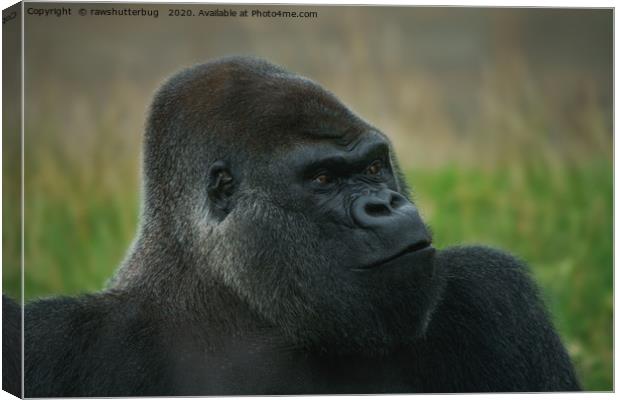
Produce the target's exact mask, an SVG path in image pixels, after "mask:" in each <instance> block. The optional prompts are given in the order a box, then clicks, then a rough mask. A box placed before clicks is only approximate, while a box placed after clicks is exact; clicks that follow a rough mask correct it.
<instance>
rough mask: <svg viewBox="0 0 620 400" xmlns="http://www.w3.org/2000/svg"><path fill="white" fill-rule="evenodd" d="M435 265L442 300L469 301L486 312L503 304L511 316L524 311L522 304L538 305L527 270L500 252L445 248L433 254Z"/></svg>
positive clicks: (514, 259)
mask: <svg viewBox="0 0 620 400" xmlns="http://www.w3.org/2000/svg"><path fill="white" fill-rule="evenodd" d="M436 263H437V266H438V268H440V269H441V270H444V275H445V278H446V281H447V283H446V293H445V296H444V297H447V298H449V297H455V296H458V297H459V302H463V301H464V300H465V299H470V300H471V301H472V302H474V303H475V304H476V307H477V308H479V309H480V310H486V311H489V309H490V308H492V307H498V306H500V305H504V306H505V307H506V310H505V312H510V313H511V314H513V315H514V314H517V313H519V312H521V311H525V309H524V308H523V305H524V304H528V303H531V304H538V303H540V302H541V300H540V296H539V294H538V288H537V285H536V284H535V283H534V281H533V279H532V278H531V276H530V270H529V267H528V266H527V265H526V264H525V263H524V262H522V261H521V260H519V259H518V258H516V257H514V256H513V255H511V254H509V253H506V252H504V251H501V250H498V249H495V248H492V247H487V246H478V245H476V246H456V247H449V248H446V249H444V250H442V251H440V252H438V253H437V260H436ZM513 303H514V304H513ZM541 308H542V307H541Z"/></svg>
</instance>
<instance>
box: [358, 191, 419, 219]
mask: <svg viewBox="0 0 620 400" xmlns="http://www.w3.org/2000/svg"><path fill="white" fill-rule="evenodd" d="M352 214H353V219H354V220H355V222H356V223H357V224H358V225H360V226H363V227H367V228H373V227H375V228H378V227H382V226H389V225H393V224H395V223H398V221H399V220H401V219H402V218H403V217H405V219H406V217H407V216H414V214H415V217H416V218H417V219H419V216H417V214H418V211H417V210H416V208H415V207H414V206H413V204H411V203H410V202H409V200H407V199H406V198H405V197H404V196H403V195H401V194H400V193H397V192H394V191H391V190H389V191H382V192H379V193H376V194H371V195H367V196H362V197H360V198H358V199H357V200H356V201H355V202H354V204H353V209H352ZM410 222H411V221H410Z"/></svg>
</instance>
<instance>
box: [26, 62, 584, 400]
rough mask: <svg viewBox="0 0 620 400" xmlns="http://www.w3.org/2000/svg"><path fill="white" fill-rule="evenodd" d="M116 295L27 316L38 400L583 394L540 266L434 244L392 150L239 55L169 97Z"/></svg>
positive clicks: (156, 115) (151, 140)
mask: <svg viewBox="0 0 620 400" xmlns="http://www.w3.org/2000/svg"><path fill="white" fill-rule="evenodd" d="M143 193H144V202H143V207H142V215H141V225H140V229H139V234H138V235H137V238H136V241H135V243H134V244H133V246H132V248H131V250H130V252H129V254H128V256H127V258H126V260H125V262H124V263H123V264H122V265H121V267H120V269H119V271H118V273H117V274H116V276H115V277H114V279H113V280H112V282H111V284H110V287H109V288H108V289H107V290H105V291H103V292H101V293H97V294H93V295H88V296H82V297H77V298H53V299H45V300H39V301H34V302H32V303H30V304H28V305H27V307H26V317H25V318H26V319H25V356H26V359H25V365H26V367H25V380H26V381H25V391H26V393H25V394H26V396H35V397H38V396H116V395H119V396H130V395H224V394H231V395H242V394H256V395H258V394H302V393H413V392H468V391H475V392H480V391H502V392H504V391H567V390H578V389H579V385H578V382H577V379H576V377H575V374H574V371H573V368H572V365H571V362H570V360H569V358H568V356H567V354H566V351H565V349H564V347H563V346H562V343H561V342H560V339H559V338H558V336H557V334H556V332H555V330H554V328H553V326H552V324H551V322H550V319H549V317H548V315H547V314H546V311H545V308H544V306H543V304H542V302H541V301H540V298H539V295H538V293H537V289H536V287H535V285H534V283H533V282H532V280H531V278H530V277H529V275H528V273H527V271H526V269H525V267H524V266H523V265H522V264H521V263H519V262H518V261H516V260H515V259H514V258H512V257H511V256H509V255H506V254H505V253H502V252H499V251H497V250H492V249H488V248H483V247H462V248H452V249H445V250H441V251H435V250H434V249H433V248H432V247H431V246H430V242H431V238H430V234H429V231H428V229H427V228H426V227H425V226H424V224H423V223H422V220H421V219H420V217H419V214H418V212H417V209H416V208H415V206H414V205H413V204H412V203H411V202H410V200H409V199H408V192H407V188H406V185H405V183H404V181H403V179H402V174H401V173H400V171H399V170H398V166H397V164H396V160H395V159H394V156H393V152H392V151H391V144H390V143H389V142H388V141H387V139H386V137H385V136H384V135H383V134H382V133H380V132H379V131H378V130H377V129H376V128H374V127H372V126H370V125H369V124H368V123H366V122H365V121H363V120H362V119H360V118H359V117H357V116H356V115H354V114H353V113H351V112H350V111H349V110H348V109H347V108H346V107H344V106H343V105H342V104H341V103H340V102H339V101H338V100H337V99H336V98H335V97H334V96H333V95H332V94H331V93H329V92H327V91H325V90H324V89H322V88H321V87H320V86H318V85H317V84H316V83H313V82H312V81H309V80H307V79H305V78H301V77H299V76H297V75H294V74H291V73H288V72H286V71H284V70H282V69H281V68H279V67H276V66H273V65H271V64H269V63H267V62H265V61H262V60H257V59H252V58H241V57H237V58H226V59H221V60H218V61H215V62H212V63H208V64H204V65H199V66H196V67H194V68H191V69H189V70H186V71H184V72H181V73H180V74H178V75H177V76H175V77H174V78H172V79H171V80H170V81H169V82H168V83H166V84H165V85H164V86H163V87H162V88H161V89H160V91H159V92H158V94H157V95H156V97H155V100H154V102H153V105H152V108H151V113H150V117H149V120H148V124H147V129H146V136H145V142H144V188H143Z"/></svg>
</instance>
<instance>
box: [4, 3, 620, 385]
mask: <svg viewBox="0 0 620 400" xmlns="http://www.w3.org/2000/svg"><path fill="white" fill-rule="evenodd" d="M33 4H34V3H30V4H27V7H28V6H30V5H33ZM34 5H36V7H37V8H52V7H57V5H56V6H54V5H51V4H43V3H36V4H34ZM66 7H70V8H72V10H73V15H72V16H66V17H59V18H58V17H47V18H45V17H37V16H32V15H26V19H25V37H26V44H25V63H26V66H25V96H26V97H25V109H26V114H25V118H26V124H25V138H24V140H25V145H26V146H25V157H26V158H25V232H24V235H25V298H26V300H28V299H32V298H35V297H40V296H48V295H54V294H77V293H84V292H90V291H96V290H100V289H102V288H103V287H104V286H105V282H106V280H107V279H108V278H109V277H110V276H111V275H112V274H113V273H114V271H115V269H116V267H117V265H118V264H119V262H120V261H121V260H122V259H123V256H124V254H125V252H126V249H127V248H128V246H129V245H130V244H131V241H132V238H133V236H134V233H135V229H136V222H137V215H138V210H139V197H140V190H139V188H140V141H141V134H142V131H143V126H144V119H145V116H146V112H147V109H148V105H149V102H150V99H151V97H152V95H153V93H154V91H155V90H156V89H157V87H158V86H159V85H160V84H161V83H162V81H163V80H164V79H166V77H168V76H169V75H171V74H172V73H174V72H176V71H178V70H179V69H181V68H183V67H185V66H189V65H192V64H195V63H198V62H202V61H206V60H210V59H213V58H215V57H218V56H222V55H229V54H252V55H257V56H261V57H264V58H267V59H269V60H271V61H273V62H275V63H277V64H281V65H283V66H285V67H286V68H288V69H290V70H292V71H295V72H298V73H300V74H302V75H306V76H308V77H310V78H311V79H313V80H315V81H317V82H319V83H320V84H322V85H323V86H325V87H326V88H328V89H329V90H331V91H333V92H334V93H335V94H336V95H337V96H338V97H340V98H341V99H342V100H343V101H344V102H345V103H346V104H348V105H349V106H350V107H351V108H352V109H353V110H354V111H355V112H357V113H358V114H360V115H361V116H362V117H364V118H365V119H366V120H368V121H369V122H370V123H371V124H373V125H375V126H377V127H378V128H380V129H381V130H383V131H384V132H385V133H386V134H388V135H389V136H390V137H391V138H392V140H393V141H394V143H395V148H396V150H397V152H398V155H399V157H400V160H401V164H402V165H403V167H404V169H405V171H406V174H407V177H408V179H409V182H410V184H411V187H412V189H413V195H414V198H415V200H416V201H417V202H418V203H419V206H420V208H421V210H422V213H423V214H424V216H425V218H426V219H427V221H429V223H430V225H431V226H432V227H433V231H434V234H435V240H436V243H437V245H438V246H439V247H443V246H447V245H451V244H466V243H484V244H490V245H494V246H499V247H502V248H504V249H507V250H509V251H511V252H512V253H514V254H515V255H517V256H518V257H520V258H522V259H524V260H526V261H527V262H528V263H529V264H530V265H531V268H532V272H533V274H534V275H535V278H536V279H537V281H538V282H539V283H540V285H541V287H542V290H543V293H544V296H545V298H546V301H547V303H548V305H549V307H550V309H551V312H552V314H553V318H554V321H555V324H556V326H557V328H558V329H559V331H560V333H561V335H562V337H563V338H564V341H565V343H566V345H567V347H568V349H569V351H570V354H571V356H572V358H573V360H574V361H575V364H576V367H577V371H578V374H579V376H580V378H581V380H582V382H583V386H584V388H585V389H587V390H612V312H613V293H612V266H613V260H612V236H613V231H612V229H613V228H612V197H613V195H612V187H613V181H612V163H613V156H612V142H613V133H612V132H613V126H612V74H613V72H612V31H613V28H612V19H613V14H612V11H611V10H602V9H598V10H585V9H580V10H569V9H476V8H467V9H462V8H416V7H410V8H396V7H391V8H386V7H380V8H379V7H313V6H303V7H281V6H269V7H257V6H247V7H246V6H237V7H224V6H221V5H220V6H219V8H220V9H222V8H232V9H236V10H243V9H248V10H252V9H262V10H278V9H279V10H288V11H291V10H296V11H300V10H304V11H316V12H317V13H318V17H316V18H306V19H291V18H253V17H247V18H239V17H238V18H225V17H211V18H200V17H193V18H187V17H185V18H183V17H169V16H168V11H167V10H168V9H169V7H166V6H150V5H145V4H138V5H135V6H134V8H145V9H149V10H155V9H157V10H158V11H159V13H158V18H154V17H126V16H117V17H94V16H86V17H81V16H79V15H78V14H77V10H78V9H79V8H82V6H80V5H76V4H71V5H66ZM124 7H126V5H121V4H105V5H103V4H102V5H96V6H95V5H93V4H87V5H84V6H83V8H86V9H90V8H101V9H103V8H116V9H122V8H124ZM174 8H176V9H181V8H183V9H192V10H193V11H194V12H195V13H197V12H198V10H200V9H203V10H213V9H215V8H217V7H216V6H213V5H212V6H199V5H183V6H181V5H175V7H174ZM9 128H10V127H9ZM7 134H8V132H7V130H6V128H5V137H4V138H3V140H4V143H5V146H7V145H8V147H5V149H19V147H18V140H19V137H18V136H17V135H13V136H7ZM7 141H8V143H7ZM11 141H14V142H13V143H11ZM4 157H5V159H6V163H7V164H5V165H18V164H15V163H17V162H18V160H19V151H5V154H4ZM11 160H12V161H11ZM11 162H14V163H13V164H11ZM3 179H4V181H5V185H6V186H5V187H12V188H19V179H20V175H19V168H6V167H5V168H3ZM4 193H6V194H5V198H4V210H3V211H4V214H3V217H4V221H5V227H4V232H5V233H4V234H3V236H2V240H3V248H4V253H5V254H4V257H3V258H4V269H3V279H4V282H5V285H4V287H5V289H4V290H5V292H8V293H9V294H11V295H12V296H18V295H19V292H18V291H17V290H16V289H15V288H17V287H18V286H19V285H18V282H19V281H18V279H19V264H20V261H19V254H20V244H19V236H18V235H15V234H8V230H7V229H8V228H10V227H15V226H19V208H18V203H17V202H18V199H19V198H18V197H16V196H15V193H13V195H11V193H7V190H6V189H5V191H4ZM15 199H17V200H15ZM9 230H10V229H9Z"/></svg>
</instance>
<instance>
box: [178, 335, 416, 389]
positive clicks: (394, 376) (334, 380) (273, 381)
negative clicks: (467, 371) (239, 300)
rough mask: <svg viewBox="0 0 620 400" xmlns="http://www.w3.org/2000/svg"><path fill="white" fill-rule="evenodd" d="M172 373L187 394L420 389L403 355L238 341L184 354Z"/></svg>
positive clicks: (180, 387) (179, 386)
mask: <svg viewBox="0 0 620 400" xmlns="http://www.w3.org/2000/svg"><path fill="white" fill-rule="evenodd" d="M224 350H226V351H224ZM409 364H410V363H409ZM171 376H172V377H173V379H174V380H175V382H174V385H173V386H174V387H175V392H176V393H184V394H187V395H284V394H289V395H295V394H313V393H314V394H348V393H350V394H356V393H359V394H361V393H412V392H418V391H420V388H419V387H418V389H417V390H416V386H418V385H416V379H415V373H414V372H413V371H412V369H411V367H410V366H409V367H407V366H406V365H405V364H404V363H403V362H402V358H401V357H386V358H383V357H382V358H380V359H370V358H362V357H323V356H321V357H318V356H313V355H309V354H307V353H303V352H299V351H291V350H289V349H273V348H264V347H255V346H250V345H247V344H246V345H239V343H236V345H235V346H230V347H228V348H221V349H220V351H210V352H203V353H202V354H200V355H199V353H193V354H185V356H184V357H181V358H179V359H177V361H176V362H175V367H174V371H173V374H172V375H171Z"/></svg>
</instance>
